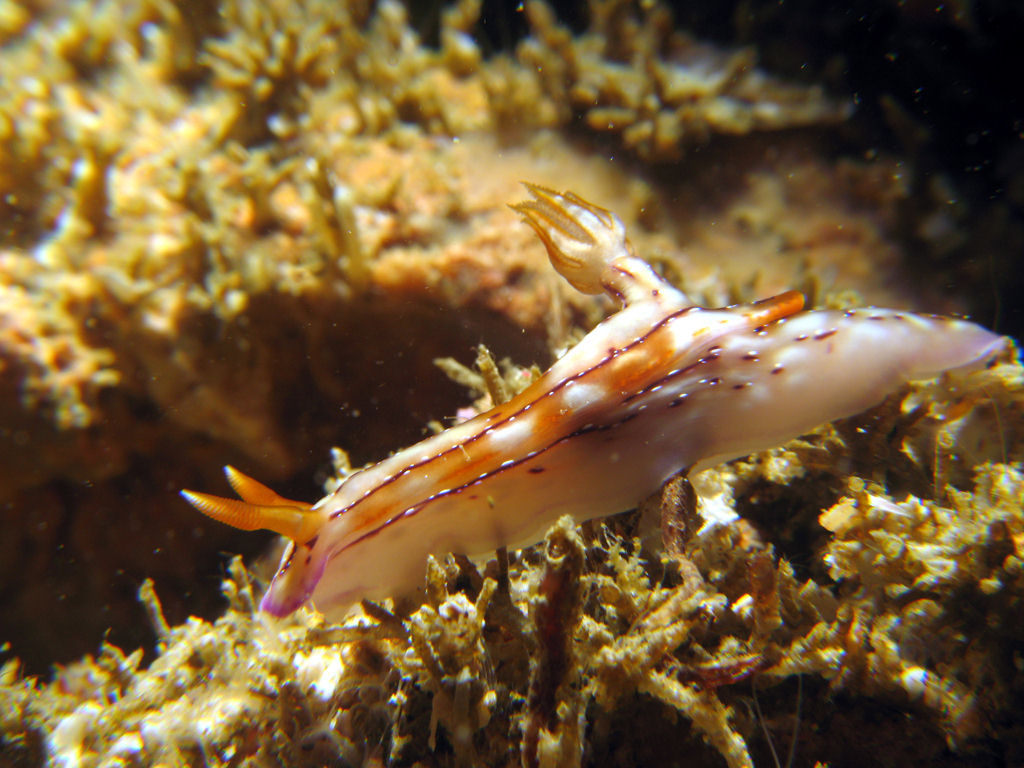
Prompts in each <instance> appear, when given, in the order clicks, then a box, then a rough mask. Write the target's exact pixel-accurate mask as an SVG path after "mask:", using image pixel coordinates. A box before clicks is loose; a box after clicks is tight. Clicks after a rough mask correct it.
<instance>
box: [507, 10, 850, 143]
mask: <svg viewBox="0 0 1024 768" xmlns="http://www.w3.org/2000/svg"><path fill="white" fill-rule="evenodd" d="M589 6H590V17H591V18H590V28H589V29H588V31H587V33H586V34H584V35H583V36H581V37H577V38H574V37H573V36H572V35H571V34H570V33H569V31H568V30H567V29H565V28H564V27H561V26H559V25H558V23H557V21H556V20H555V16H554V14H553V12H552V11H551V9H550V7H549V6H547V5H545V4H544V3H542V2H539V0H532V2H529V3H527V4H526V10H527V13H528V15H529V18H530V23H531V26H532V29H533V35H532V36H531V37H530V38H529V39H528V40H526V41H524V42H523V43H522V44H521V45H520V47H519V51H518V56H519V58H520V60H521V61H522V62H524V63H526V64H529V65H531V67H532V68H535V69H536V70H537V71H538V72H540V73H541V74H540V76H539V81H540V83H541V87H542V89H543V90H544V92H545V93H546V94H547V95H548V96H549V97H550V98H551V99H552V101H553V102H554V104H556V105H561V109H563V110H568V109H570V108H571V109H572V110H574V111H577V112H579V113H581V114H582V115H583V116H584V120H585V122H586V125H587V126H588V127H589V128H591V129H592V130H595V131H600V132H609V133H615V134H619V135H621V137H622V141H623V143H624V144H625V145H626V146H627V147H628V148H629V149H631V150H633V151H634V152H636V153H637V154H638V155H640V156H641V157H644V158H646V159H666V158H675V157H678V156H679V155H680V154H681V153H682V152H683V150H684V149H685V147H687V146H692V145H694V144H700V143H703V142H705V141H707V140H708V138H709V137H710V136H711V135H713V134H743V133H748V132H751V131H758V130H777V129H780V128H787V127H796V126H803V125H813V124H821V123H825V122H829V121H836V120H841V119H843V118H844V117H845V116H846V114H847V113H848V111H849V110H848V108H847V107H846V106H844V105H842V104H839V103H837V102H833V101H830V100H828V99H827V98H825V96H824V94H823V93H822V92H821V90H820V89H817V88H801V87H798V86H793V85H784V84H783V83H781V82H779V81H777V80H774V79H772V78H770V77H768V76H767V75H766V74H765V73H763V72H761V71H760V70H758V69H756V68H755V66H754V64H755V59H754V53H753V52H752V51H750V50H742V51H735V52H726V51H720V50H718V49H715V48H713V47H711V46H708V45H703V44H700V43H698V42H696V41H694V40H692V39H690V38H688V37H686V36H685V35H683V34H681V33H679V32H677V31H676V30H675V29H674V25H673V23H672V19H671V16H670V14H669V11H668V9H667V8H665V7H664V6H661V5H656V4H655V5H650V6H645V5H643V4H641V10H640V11H639V14H634V11H633V7H632V6H633V4H632V3H631V2H624V1H623V0H594V1H593V2H591V3H590V4H589ZM638 16H639V18H638Z"/></svg>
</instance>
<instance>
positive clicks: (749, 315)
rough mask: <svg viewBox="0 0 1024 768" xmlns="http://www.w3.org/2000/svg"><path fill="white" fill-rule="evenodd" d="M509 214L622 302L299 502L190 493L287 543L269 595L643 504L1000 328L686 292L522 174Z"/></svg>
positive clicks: (957, 362) (939, 366)
mask: <svg viewBox="0 0 1024 768" xmlns="http://www.w3.org/2000/svg"><path fill="white" fill-rule="evenodd" d="M527 188H528V189H529V191H530V193H531V194H532V195H533V199H532V200H529V201H527V202H523V203H519V204H518V205H516V206H514V208H515V209H516V210H517V211H519V212H520V213H521V214H522V215H523V216H524V218H525V219H526V221H527V223H529V224H530V225H531V226H532V227H533V228H534V230H536V232H537V234H538V235H539V237H540V238H541V240H542V241H543V242H544V244H545V246H546V247H547V250H548V255H549V256H550V258H551V263H552V264H553V265H554V267H555V268H556V269H557V270H558V271H559V272H560V273H561V274H562V275H563V276H564V277H565V278H566V279H567V280H568V281H569V282H570V283H571V284H572V285H573V286H574V287H576V288H577V289H578V290H580V291H583V292H586V293H601V292H604V293H606V294H608V295H609V296H611V297H613V298H615V299H617V300H618V301H620V302H621V303H622V308H621V309H620V310H619V311H618V312H617V313H615V314H614V315H612V316H611V317H609V318H608V319H607V320H605V321H604V322H602V323H601V324H599V325H598V326H597V327H596V328H594V329H593V330H592V331H591V332H590V333H589V334H587V336H586V337H585V338H584V339H583V340H582V341H580V343H579V344H577V345H576V346H575V347H573V348H572V349H570V350H569V351H568V352H566V353H565V354H564V355H563V356H562V357H561V358H560V359H559V360H557V361H556V362H555V363H554V365H552V366H551V368H550V369H549V370H548V371H547V372H545V373H544V374H543V375H542V376H541V377H540V378H539V379H537V380H536V381H535V382H534V383H533V384H531V385H530V386H529V387H528V388H527V389H525V390H524V391H522V392H521V393H520V394H519V395H517V396H516V397H515V398H513V399H512V400H510V401H508V402H506V403H503V404H501V405H498V406H496V407H495V408H493V409H491V410H490V411H488V412H486V413H482V414H480V415H479V416H477V417H476V418H473V419H471V420H469V421H466V422H463V423H461V424H458V425H456V426H453V427H451V428H450V429H447V430H445V431H444V432H442V433H440V434H437V435H435V436H433V437H430V438H428V439H426V440H424V441H422V442H420V443H418V444H416V445H414V446H412V447H410V448H406V449H405V450H402V451H399V452H398V453H396V454H394V455H392V456H391V457H389V458H387V459H385V460H384V461H381V462H380V463H379V464H376V465H374V466H372V467H369V468H367V469H364V470H362V471H359V472H356V473H354V474H352V475H350V476H349V477H348V478H347V479H346V480H345V481H344V483H342V485H341V486H340V487H339V488H338V489H337V490H336V491H334V492H333V493H331V494H329V495H328V496H326V497H324V498H323V499H321V500H320V501H318V502H317V503H316V504H313V505H309V504H304V503H302V502H297V501H291V500H288V499H284V498H282V497H280V496H278V495H277V494H276V493H274V492H273V491H271V490H270V489H269V488H267V487H265V486H263V485H261V484H260V483H257V482H256V481H255V480H252V479H251V478H248V477H246V476H245V475H243V474H241V473H240V472H238V471H237V470H234V469H232V468H230V467H228V468H227V475H228V480H229V482H230V483H231V485H232V487H233V488H234V489H235V491H236V492H237V493H238V494H239V496H241V500H236V499H225V498H220V497H217V496H211V495H208V494H203V493H195V492H192V491H182V495H183V496H184V497H185V498H186V499H187V500H188V501H189V502H190V503H191V504H193V505H194V506H195V507H196V508H197V509H198V510H199V511H200V512H203V513H204V514H206V515H209V516H210V517H213V518H215V519H217V520H220V521H222V522H225V523H227V524H229V525H233V526H235V527H238V528H243V529H246V530H253V529H257V528H266V529H269V530H273V531H276V532H278V533H281V534H283V535H285V536H287V537H288V538H290V539H291V540H292V543H291V544H290V545H289V546H288V548H287V550H286V552H285V554H284V557H283V559H282V561H281V565H280V567H279V569H278V572H277V575H276V576H275V577H274V580H273V583H272V584H271V585H270V588H269V590H268V591H267V593H266V595H265V597H264V598H263V601H262V604H261V605H262V608H263V609H264V610H266V611H268V612H270V613H272V614H276V615H285V614H288V613H290V612H292V611H294V610H295V609H296V608H298V607H299V606H301V605H302V604H304V603H306V602H312V603H313V605H314V606H315V607H316V608H317V609H318V610H320V611H322V612H323V613H325V614H326V615H327V616H328V617H336V616H339V615H341V614H342V613H343V612H344V611H345V610H347V608H348V607H349V606H350V605H351V604H352V603H354V602H357V601H358V600H360V599H362V598H370V599H375V598H381V597H385V596H389V595H393V594H398V593H401V592H404V591H409V590H411V589H413V588H415V587H416V586H417V585H419V584H420V583H421V581H422V578H423V573H424V561H425V559H426V556H427V555H428V554H430V553H435V554H443V553H445V552H461V553H464V554H466V555H469V556H479V555H483V554H486V553H487V552H489V551H491V550H493V549H495V548H496V547H499V546H510V547H517V546H523V545H526V544H531V543H533V542H536V541H538V540H540V539H541V538H542V536H543V533H544V531H545V530H546V529H547V528H548V527H549V526H550V525H551V523H553V522H554V521H555V520H556V519H558V518H559V517H560V516H561V515H564V514H570V515H572V516H573V517H574V518H575V519H576V520H578V521H583V520H587V519H591V518H595V517H603V516H606V515H610V514H613V513H616V512H621V511H623V510H625V509H629V508H630V507H633V506H635V505H636V504H637V503H638V502H639V501H640V500H641V499H643V498H644V497H645V496H646V495H647V494H649V493H650V492H652V491H653V490H655V489H657V488H658V486H659V485H660V484H661V483H662V482H663V481H664V480H665V479H667V478H668V477H670V476H671V475H673V474H674V473H676V472H678V471H680V470H682V469H686V468H691V469H692V468H695V467H696V468H700V467H705V466H710V465H713V464H715V463H718V462H721V461H725V460H727V459H731V458H735V457H737V456H743V455H746V454H748V453H751V452H754V451H757V450H760V449H763V448H767V447H770V446H772V445H776V444H778V443H781V442H783V441H785V440H787V439H789V438H791V437H795V436H797V435H799V434H801V433H803V432H806V431H808V430H810V429H812V428H814V427H815V426H817V425H818V424H821V423H823V422H827V421H830V420H833V419H837V418H841V417H844V416H849V415H852V414H854V413H857V412H858V411H861V410H863V409H865V408H867V407H869V406H871V405H873V404H875V403H877V402H879V401H880V400H881V399H882V398H884V397H885V395H886V394H887V393H889V392H890V391H892V390H893V389H895V388H896V387H897V386H899V385H900V384H902V383H903V382H905V381H907V380H912V379H920V378H929V377H932V376H935V375H937V374H938V373H940V372H942V371H945V370H948V369H954V368H964V367H970V366H979V365H984V364H985V363H987V362H989V361H991V360H992V359H994V358H995V357H996V356H997V355H998V354H999V353H1000V352H1001V351H1002V350H1003V349H1004V348H1005V346H1006V343H1007V341H1006V339H1005V338H1004V337H1001V336H998V335H996V334H994V333H992V332H990V331H988V330H986V329H984V328H982V327H980V326H978V325H975V324H973V323H969V322H966V321H963V320H957V319H953V318H943V317H934V316H922V315H915V314H911V313H909V312H903V311H897V310H887V309H874V308H871V309H864V310H856V311H847V312H838V311H809V312H805V311H802V310H803V296H802V295H801V294H799V293H797V292H795V291H790V292H787V293H783V294H781V295H779V296H776V297H774V298H770V299H766V300H764V301H760V302H757V303H754V304H750V305H740V306H734V307H727V308H723V309H704V308H701V307H695V306H692V304H691V303H690V302H689V301H688V300H687V298H686V296H684V295H683V294H682V293H681V292H680V291H678V290H677V289H675V288H674V287H673V286H671V285H670V284H668V283H667V282H666V281H665V280H664V279H662V278H661V277H660V276H659V275H658V274H657V273H656V272H655V271H654V270H653V269H652V268H651V267H650V265H649V264H647V262H645V261H643V260H642V259H640V258H638V257H637V256H635V255H634V253H633V250H632V248H631V246H630V244H629V242H628V241H627V239H626V236H625V230H624V227H623V224H622V222H621V221H620V220H619V218H618V217H617V216H615V215H614V214H613V213H611V212H610V211H607V210H605V209H603V208H599V207H598V206H596V205H593V204H592V203H589V202H587V201H585V200H583V199H581V198H580V197H578V196H577V195H575V194H573V193H571V192H565V193H557V192H554V191H552V190H549V189H545V188H543V187H539V186H535V185H531V184H528V185H527Z"/></svg>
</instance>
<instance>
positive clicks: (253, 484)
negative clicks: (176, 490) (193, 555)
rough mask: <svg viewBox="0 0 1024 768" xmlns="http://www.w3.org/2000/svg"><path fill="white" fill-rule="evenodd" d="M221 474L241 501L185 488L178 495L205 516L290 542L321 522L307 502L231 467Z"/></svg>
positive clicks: (313, 531) (305, 536)
mask: <svg viewBox="0 0 1024 768" xmlns="http://www.w3.org/2000/svg"><path fill="white" fill-rule="evenodd" d="M224 474H226V475H227V477H228V482H229V483H230V484H231V487H232V488H234V489H235V492H236V493H237V494H238V495H239V496H241V497H242V501H239V500H238V499H226V498H224V497H222V496H214V495H212V494H208V493H196V492H195V491H188V490H183V491H181V495H182V497H183V498H184V499H185V501H187V502H188V503H189V504H191V505H192V506H193V507H195V508H196V509H198V510H199V511H200V512H202V513H203V514H204V515H206V516H207V517H210V518H213V519H214V520H216V521H218V522H221V523H225V524H227V525H230V526H231V527H233V528H240V529H241V530H243V531H257V530H261V529H263V530H267V531H273V532H274V533H279V534H281V535H282V536H287V537H288V538H289V539H292V540H293V541H300V542H301V541H306V540H308V539H310V538H311V537H312V536H314V535H315V534H316V531H317V529H318V528H319V527H320V525H321V524H322V523H323V520H322V518H321V516H320V515H319V514H317V513H316V512H315V511H314V510H313V507H312V505H310V504H306V503H305V502H302V501H293V500H292V499H286V498H284V497H283V496H279V495H278V494H276V493H275V492H274V491H272V490H271V489H270V488H267V486H265V485H263V484H262V483H260V482H257V481H256V480H253V479H252V478H251V477H249V476H248V475H244V474H242V473H241V472H239V471H238V470H237V469H235V468H234V467H231V466H226V467H224Z"/></svg>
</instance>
